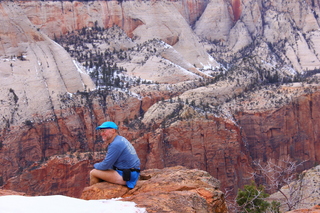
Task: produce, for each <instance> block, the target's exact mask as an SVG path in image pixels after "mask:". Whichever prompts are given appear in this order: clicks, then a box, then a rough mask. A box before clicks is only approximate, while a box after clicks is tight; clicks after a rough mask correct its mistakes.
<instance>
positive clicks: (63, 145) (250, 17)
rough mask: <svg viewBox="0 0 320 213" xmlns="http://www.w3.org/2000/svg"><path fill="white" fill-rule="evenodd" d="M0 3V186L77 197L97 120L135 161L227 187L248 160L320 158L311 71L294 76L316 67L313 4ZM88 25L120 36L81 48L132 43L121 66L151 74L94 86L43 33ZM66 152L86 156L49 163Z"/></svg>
mask: <svg viewBox="0 0 320 213" xmlns="http://www.w3.org/2000/svg"><path fill="white" fill-rule="evenodd" d="M0 13H1V14H2V17H3V18H2V19H1V24H2V25H1V26H4V27H1V28H0V34H1V46H0V56H1V62H0V64H1V69H0V71H1V72H0V74H1V76H2V78H1V80H0V81H1V85H2V87H1V93H0V100H1V109H0V112H1V115H2V119H1V122H0V128H1V129H0V130H1V135H0V142H1V143H0V165H1V166H0V168H1V174H0V176H1V178H0V180H1V181H0V182H1V185H4V188H7V189H15V190H17V191H25V192H27V193H28V194H50V193H52V194H68V195H70V196H79V188H81V187H83V186H84V185H85V184H86V183H85V181H86V179H85V176H86V175H87V172H88V170H89V169H88V167H90V165H91V164H92V163H93V162H90V161H89V159H93V160H92V161H96V160H100V159H102V158H103V155H101V156H97V155H96V154H95V152H97V151H101V150H104V149H105V147H104V145H103V144H102V143H101V142H100V141H99V138H98V137H97V133H96V132H95V127H96V126H97V125H98V124H99V123H101V122H103V121H105V120H113V121H115V122H116V123H118V124H119V126H120V129H121V130H120V133H121V134H122V135H124V136H125V137H127V138H128V139H129V140H130V141H132V143H133V144H134V146H135V147H136V149H137V151H138V154H139V156H140V158H141V162H142V169H150V168H164V167H168V166H175V165H184V166H186V167H188V168H197V169H202V170H206V171H208V172H209V173H210V174H211V175H213V176H214V177H215V178H218V179H219V180H220V181H221V189H222V190H223V189H225V188H228V189H233V193H234V194H235V193H236V192H237V189H238V188H239V187H241V186H243V185H244V184H246V183H248V182H249V181H250V172H251V171H253V170H254V169H255V168H254V166H253V164H252V161H253V160H262V161H266V160H267V159H272V160H273V161H274V162H278V161H279V160H282V159H287V158H288V157H289V158H290V159H291V160H292V161H299V160H306V163H305V164H304V167H305V168H310V167H312V166H313V165H314V164H315V163H318V162H319V154H318V153H319V152H318V151H319V148H320V147H319V142H318V138H319V137H318V135H317V134H318V132H319V131H318V126H319V125H320V124H319V122H320V119H319V117H318V114H319V112H318V111H319V109H320V108H319V106H318V105H319V100H320V99H319V86H318V82H319V79H318V76H317V75H314V76H313V78H308V75H305V76H303V78H302V77H301V76H300V75H297V73H303V72H305V73H307V74H308V73H310V75H313V74H315V73H317V72H318V70H317V69H316V68H318V67H320V62H319V58H318V53H319V51H320V50H319V45H317V44H318V43H319V26H318V22H319V16H318V14H319V5H318V4H317V3H316V2H314V1H311V2H310V1H305V2H303V3H302V2H295V1H268V2H257V1H237V0H234V1H222V0H221V1H213V0H212V1H196V0H188V1H187V0H181V1H122V2H119V1H92V2H76V1H73V2H70V1H62V2H50V1H49V2H48V1H45V2H42V1H26V2H9V1H3V2H1V4H0ZM95 25H98V26H99V27H104V28H108V27H112V26H113V25H118V26H119V27H120V28H121V29H123V32H124V35H122V34H121V33H123V32H121V31H120V30H119V31H112V33H111V34H112V35H114V37H113V40H112V36H110V37H103V39H104V40H108V39H110V40H108V42H106V41H104V42H98V39H96V40H95V41H94V42H93V41H91V40H90V41H88V42H87V44H88V45H87V46H86V47H87V48H88V51H90V52H91V53H92V54H91V53H90V54H87V56H88V55H93V54H95V53H98V52H99V53H100V52H103V51H106V50H108V51H109V50H110V52H113V51H115V53H112V54H113V55H112V57H114V58H116V54H117V53H118V52H121V53H128V54H130V56H131V58H130V60H129V59H125V60H120V59H119V60H118V58H117V60H115V61H114V62H116V63H119V64H121V66H123V67H125V68H126V69H127V73H124V72H123V73H121V74H123V75H128V76H130V77H135V76H136V77H141V78H142V79H143V80H148V83H147V84H142V85H141V84H139V85H136V86H131V87H129V88H120V87H117V88H114V87H113V89H109V90H104V88H103V87H99V89H97V90H96V91H93V90H94V88H95V85H94V81H93V80H91V78H89V76H88V74H87V72H89V71H90V72H91V71H92V69H91V70H89V69H88V70H85V68H84V67H83V66H84V64H83V63H80V62H79V61H77V57H78V56H79V55H78V56H74V57H71V54H72V53H71V52H70V50H74V49H72V48H75V46H71V45H70V46H66V47H68V48H69V52H67V51H66V50H64V49H63V48H62V47H61V46H60V45H59V44H58V43H56V42H54V41H52V40H51V39H54V38H55V37H59V36H60V35H67V34H70V35H73V34H72V31H74V32H73V33H75V32H76V31H77V30H81V29H82V28H83V27H88V28H90V29H91V28H92V29H93V28H94V27H95ZM90 29H89V32H92V31H90ZM110 29H111V28H110ZM120 34H121V36H122V37H121V38H122V40H119V39H118V38H119V36H118V35H120ZM106 36H107V35H106ZM50 38H51V39H50ZM67 38H70V40H72V39H71V37H67ZM103 39H101V40H103ZM89 44H90V45H89ZM71 47H72V48H71ZM81 55H83V52H81ZM79 57H80V56H79ZM83 57H84V56H83ZM218 62H219V63H218ZM164 76H165V77H164ZM297 76H298V77H301V78H298V79H297V78H295V77H297ZM301 80H304V82H303V83H301V82H299V81H301ZM156 81H157V83H156ZM292 81H296V83H292ZM281 84H283V85H281ZM78 152H79V153H87V152H90V153H92V154H90V155H85V154H79V155H77V154H75V153H78ZM63 154H70V156H76V158H79V159H80V160H83V161H82V164H81V163H80V164H77V166H74V165H70V164H68V165H65V164H64V163H63V162H60V161H59V160H50V158H51V157H52V156H56V155H57V156H58V155H63ZM48 160H49V161H48ZM70 160H71V159H70ZM71 161H72V160H71ZM79 165H80V166H79ZM52 172H53V173H52ZM55 174H58V176H57V177H59V178H57V177H56V175H55ZM30 177H32V181H33V182H29V181H31V179H30ZM45 178H48V179H50V180H52V182H45V183H43V184H39V183H40V182H41V181H42V180H43V179H45ZM61 179H62V180H63V181H62V182H61V181H59V180H61ZM75 180H77V181H75ZM75 182H76V183H77V184H78V186H79V187H78V188H77V187H76V186H75V185H73V183H75Z"/></svg>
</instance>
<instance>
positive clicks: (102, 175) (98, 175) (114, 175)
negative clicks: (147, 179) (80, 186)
mask: <svg viewBox="0 0 320 213" xmlns="http://www.w3.org/2000/svg"><path fill="white" fill-rule="evenodd" d="M100 180H105V181H107V182H110V183H116V184H120V185H126V181H124V180H123V179H122V176H121V175H119V173H118V172H116V171H115V170H105V171H102V170H97V169H93V170H91V172H90V186H91V185H93V184H96V183H99V182H100Z"/></svg>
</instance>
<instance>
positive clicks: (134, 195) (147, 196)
mask: <svg viewBox="0 0 320 213" xmlns="http://www.w3.org/2000/svg"><path fill="white" fill-rule="evenodd" d="M218 188H219V181H218V180H216V179H215V178H213V177H212V176H210V175H209V174H208V173H207V172H205V171H201V170H197V169H193V170H189V169H186V168H185V167H181V166H179V167H170V168H165V169H150V170H145V171H142V172H141V179H140V180H139V181H138V183H137V186H136V187H135V188H134V189H132V190H129V189H128V188H127V187H125V186H120V185H115V184H110V183H107V182H101V183H98V184H95V185H93V186H89V187H86V188H85V189H84V190H83V192H82V195H81V198H82V199H86V200H90V199H110V198H117V197H122V198H123V199H122V200H125V201H133V202H135V203H137V204H138V206H140V207H145V208H146V209H147V211H148V212H163V211H166V212H179V213H180V212H208V213H209V212H219V213H223V212H227V206H226V203H225V200H224V194H223V193H222V192H221V191H220V190H219V189H218Z"/></svg>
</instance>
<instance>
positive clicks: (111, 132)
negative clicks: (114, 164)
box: [100, 129, 116, 141]
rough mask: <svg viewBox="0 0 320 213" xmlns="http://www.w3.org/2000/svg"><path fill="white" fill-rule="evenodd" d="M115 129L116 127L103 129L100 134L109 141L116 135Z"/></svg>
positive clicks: (104, 139)
mask: <svg viewBox="0 0 320 213" xmlns="http://www.w3.org/2000/svg"><path fill="white" fill-rule="evenodd" d="M115 131H116V130H115V129H101V130H100V135H101V137H102V140H103V141H109V140H110V139H111V138H112V137H113V136H114V133H115Z"/></svg>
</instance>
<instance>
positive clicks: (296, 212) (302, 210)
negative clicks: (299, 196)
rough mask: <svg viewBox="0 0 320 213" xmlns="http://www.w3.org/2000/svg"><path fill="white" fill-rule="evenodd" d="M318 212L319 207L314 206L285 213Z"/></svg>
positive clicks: (319, 210)
mask: <svg viewBox="0 0 320 213" xmlns="http://www.w3.org/2000/svg"><path fill="white" fill-rule="evenodd" d="M319 212H320V205H316V206H314V207H312V208H310V209H296V210H293V211H289V212H287V213H319Z"/></svg>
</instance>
